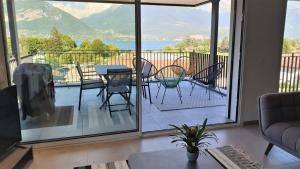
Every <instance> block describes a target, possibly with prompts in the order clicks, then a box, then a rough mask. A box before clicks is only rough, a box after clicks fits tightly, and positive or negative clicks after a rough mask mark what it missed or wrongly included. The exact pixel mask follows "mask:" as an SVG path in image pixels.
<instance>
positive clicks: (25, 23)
mask: <svg viewBox="0 0 300 169" xmlns="http://www.w3.org/2000/svg"><path fill="white" fill-rule="evenodd" d="M15 4H16V6H15V8H16V18H17V26H18V30H19V33H20V34H21V36H22V35H23V36H30V35H49V34H50V32H51V30H52V28H53V27H56V28H57V29H58V30H59V31H60V32H62V33H68V34H70V35H71V36H73V37H80V36H87V35H88V36H94V35H95V34H96V30H95V29H93V28H92V27H90V26H88V25H86V24H85V23H83V22H82V21H80V20H79V19H77V18H75V17H74V16H72V15H70V14H69V13H67V12H64V11H62V10H60V9H58V8H55V7H53V6H52V5H51V4H49V3H48V2H46V1H41V0H16V2H15Z"/></svg>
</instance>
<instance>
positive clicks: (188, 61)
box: [173, 56, 196, 77]
mask: <svg viewBox="0 0 300 169" xmlns="http://www.w3.org/2000/svg"><path fill="white" fill-rule="evenodd" d="M173 65H177V66H181V67H183V68H184V70H185V72H186V76H189V77H191V76H192V75H193V73H194V72H195V68H196V67H195V62H194V60H193V58H192V57H188V56H181V57H179V58H177V59H176V60H174V62H173Z"/></svg>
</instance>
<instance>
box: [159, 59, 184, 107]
mask: <svg viewBox="0 0 300 169" xmlns="http://www.w3.org/2000/svg"><path fill="white" fill-rule="evenodd" d="M185 74H186V73H185V70H184V68H183V67H181V66H177V65H170V66H166V67H163V68H161V69H160V70H159V71H158V72H157V75H156V78H157V79H158V80H159V81H160V84H161V85H160V86H159V88H158V91H157V94H156V98H157V97H158V94H159V91H160V88H161V87H162V86H164V88H165V90H164V94H163V98H162V101H161V104H163V103H164V98H165V95H166V90H167V89H174V88H176V89H177V93H178V96H179V98H180V102H181V104H182V94H181V89H180V86H179V83H180V82H181V81H182V80H183V79H184V78H185Z"/></svg>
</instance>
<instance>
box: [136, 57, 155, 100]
mask: <svg viewBox="0 0 300 169" xmlns="http://www.w3.org/2000/svg"><path fill="white" fill-rule="evenodd" d="M141 63H142V90H143V96H144V97H145V98H147V92H146V87H147V88H148V94H149V99H150V104H152V98H151V88H150V79H151V78H152V77H155V76H156V74H157V72H158V70H157V68H156V67H155V66H154V64H152V63H151V62H150V61H148V60H146V59H144V58H141ZM132 64H133V67H134V68H135V69H136V58H134V59H133V60H132ZM133 85H134V86H135V85H136V81H133Z"/></svg>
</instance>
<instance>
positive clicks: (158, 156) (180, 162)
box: [128, 149, 224, 169]
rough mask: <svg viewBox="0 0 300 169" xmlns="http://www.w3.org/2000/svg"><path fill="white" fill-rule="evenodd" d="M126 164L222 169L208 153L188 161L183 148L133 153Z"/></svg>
mask: <svg viewBox="0 0 300 169" xmlns="http://www.w3.org/2000/svg"><path fill="white" fill-rule="evenodd" d="M128 165H129V167H130V169H224V167H222V166H221V165H220V164H219V163H218V161H216V160H215V159H214V158H213V157H212V156H211V155H210V154H208V153H206V155H201V156H199V158H198V161H197V162H196V163H190V162H188V160H187V157H186V150H184V149H176V150H166V151H157V152H147V153H138V154H134V155H131V156H130V157H129V159H128Z"/></svg>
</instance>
